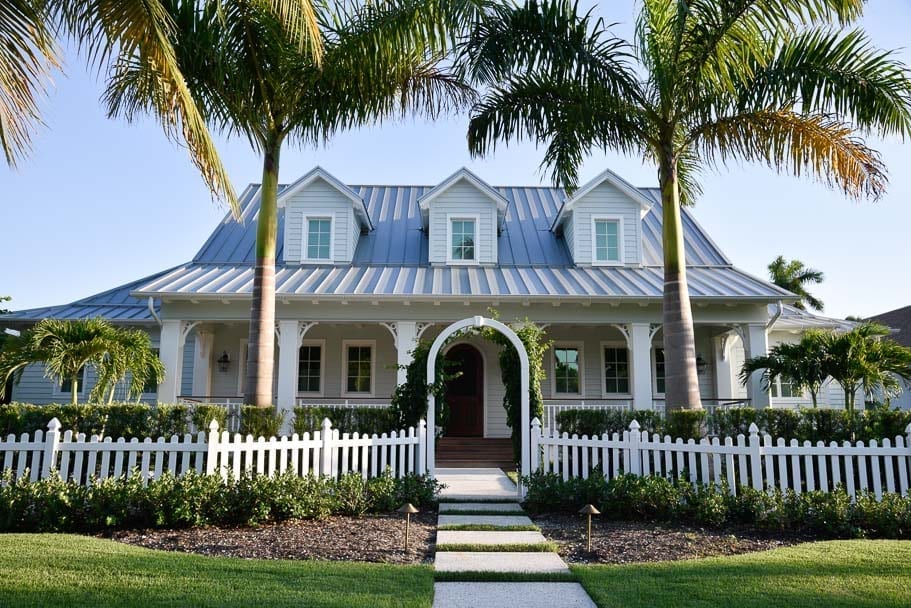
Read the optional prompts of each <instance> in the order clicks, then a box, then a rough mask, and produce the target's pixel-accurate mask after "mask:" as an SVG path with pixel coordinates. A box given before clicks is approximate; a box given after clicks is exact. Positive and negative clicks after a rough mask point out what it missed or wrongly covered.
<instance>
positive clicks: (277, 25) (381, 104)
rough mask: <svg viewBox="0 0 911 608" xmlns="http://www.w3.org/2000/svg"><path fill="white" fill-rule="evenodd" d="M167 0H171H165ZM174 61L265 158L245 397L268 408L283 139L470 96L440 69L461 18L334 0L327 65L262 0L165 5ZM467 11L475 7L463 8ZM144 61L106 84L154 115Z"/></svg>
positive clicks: (424, 2)
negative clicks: (297, 40)
mask: <svg viewBox="0 0 911 608" xmlns="http://www.w3.org/2000/svg"><path fill="white" fill-rule="evenodd" d="M162 1H164V0H162ZM166 4H167V6H168V11H169V14H170V15H171V18H172V19H173V21H174V24H175V28H174V30H173V38H172V40H171V43H172V44H173V45H174V48H175V50H176V61H177V65H178V66H179V68H180V70H181V71H182V73H183V74H184V75H185V77H186V79H187V82H188V85H189V88H190V90H192V91H193V93H194V95H196V96H197V98H198V99H199V102H200V106H201V108H202V111H203V115H204V116H205V117H206V119H207V120H208V122H209V124H211V125H212V126H213V127H214V128H216V129H217V130H219V131H222V132H225V133H228V134H234V135H241V136H243V137H246V138H247V139H248V140H249V142H250V144H251V145H252V146H253V148H254V149H255V150H256V151H257V152H258V153H260V154H261V155H262V158H263V169H262V186H261V189H260V208H259V214H258V217H257V220H256V221H257V224H256V248H255V255H256V266H255V271H254V283H253V294H252V295H253V303H252V306H251V315H250V317H251V318H250V337H249V354H248V359H247V378H246V379H247V382H246V389H245V395H244V400H245V402H246V403H250V404H255V405H261V406H265V405H270V404H271V403H272V374H273V365H274V362H273V358H274V344H275V254H276V238H277V225H278V224H277V216H278V207H277V198H278V180H279V161H280V155H281V150H282V147H283V144H284V143H285V141H290V142H291V143H295V144H298V145H306V144H319V143H324V142H326V141H327V140H328V139H329V138H331V137H332V135H334V134H335V133H336V132H338V131H340V130H343V129H347V128H352V127H358V126H361V125H366V124H372V123H374V122H376V121H379V120H382V119H384V118H388V117H392V116H394V115H401V114H403V113H405V112H407V111H409V110H414V111H423V112H426V113H427V114H428V115H430V116H435V115H437V114H438V113H439V112H442V111H445V110H447V109H449V108H451V107H457V106H463V105H467V104H468V103H470V101H471V100H472V99H473V97H472V90H471V89H470V88H469V87H467V86H465V85H463V84H462V83H461V82H460V81H459V80H458V79H456V78H455V77H454V76H453V75H451V74H449V73H448V72H447V71H445V70H444V69H443V68H441V67H439V66H438V64H439V62H440V60H441V59H442V57H443V55H442V53H443V49H444V48H445V47H446V45H447V42H448V41H449V40H450V39H451V37H452V35H453V30H452V26H453V25H454V24H455V23H458V22H459V21H460V20H461V19H462V17H461V16H460V15H461V12H460V11H461V9H460V8H459V6H460V5H459V3H457V2H451V3H450V2H446V1H445V0H386V1H384V2H377V3H373V2H368V3H361V2H357V1H356V0H339V1H337V2H334V3H331V4H320V5H319V8H318V11H317V14H316V20H317V22H318V29H319V33H320V42H321V45H320V46H321V48H322V50H323V54H322V57H321V61H317V57H316V56H315V55H314V54H313V53H309V52H307V50H306V49H301V48H300V47H299V45H298V44H296V43H295V41H294V40H293V38H291V37H289V36H288V32H287V28H285V27H284V25H283V24H282V22H281V21H280V20H279V19H277V18H276V17H275V16H274V14H272V12H270V11H268V10H264V9H263V8H262V7H260V6H259V5H258V4H257V3H255V2H246V3H244V2H233V3H230V4H228V5H227V6H225V7H223V9H221V10H220V9H219V7H217V6H215V5H213V4H208V5H206V6H205V7H203V8H202V10H200V9H199V7H198V2H196V1H195V0H166ZM465 6H466V10H468V9H467V7H468V6H469V4H468V3H466V5H465ZM153 76H154V75H153V74H152V73H150V69H149V68H148V66H145V65H135V66H130V69H124V70H123V71H122V73H121V74H120V75H119V78H118V79H117V80H116V81H115V82H113V86H112V87H111V88H110V89H109V90H108V93H107V95H108V99H109V100H110V101H111V103H112V105H113V107H115V108H118V109H120V110H123V111H124V112H126V113H127V114H130V115H132V114H134V113H135V112H137V111H145V110H149V109H151V108H150V104H151V100H150V97H149V96H148V95H147V91H146V86H145V83H146V82H147V81H148V80H149V79H150V78H153Z"/></svg>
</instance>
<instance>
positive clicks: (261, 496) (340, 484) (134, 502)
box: [0, 473, 440, 532]
mask: <svg viewBox="0 0 911 608" xmlns="http://www.w3.org/2000/svg"><path fill="white" fill-rule="evenodd" d="M0 481H2V483H0V532H13V531H15V532H99V531H110V530H114V529H131V528H188V527H197V526H234V525H255V524H261V523H265V522H275V521H284V520H288V519H315V518H323V517H327V516H329V515H331V514H346V515H362V514H364V513H368V512H377V513H384V512H390V511H393V510H394V509H396V508H398V507H399V506H401V505H402V504H404V503H406V502H410V503H412V504H414V505H416V506H428V505H431V504H432V503H433V502H435V500H436V495H437V493H438V492H439V488H440V486H439V484H437V483H436V481H435V480H433V479H432V478H424V477H416V476H408V477H403V478H400V479H396V478H394V477H392V476H391V475H388V474H387V475H382V476H380V477H377V478H374V479H369V480H364V479H362V478H361V476H360V475H359V474H357V473H352V474H348V475H344V476H342V477H341V478H340V479H338V480H333V479H329V478H316V477H312V476H311V477H298V476H296V475H294V474H293V473H288V474H283V475H276V476H274V477H267V476H257V477H249V476H243V477H241V478H239V479H228V480H227V481H225V480H223V479H222V478H221V476H219V475H199V474H195V473H188V474H187V475H184V476H182V477H175V476H173V475H171V474H168V473H166V474H164V475H163V476H162V477H160V478H158V479H156V480H153V481H150V482H149V484H148V485H147V486H143V484H142V479H141V477H140V476H138V475H134V476H132V477H129V478H123V477H119V478H109V479H105V480H100V481H96V482H95V483H93V484H92V485H91V486H80V485H76V484H74V483H72V482H64V481H62V480H61V479H60V478H59V477H52V478H49V479H44V480H41V481H37V482H29V481H27V480H24V479H20V480H18V481H14V480H13V478H12V476H10V475H3V476H0Z"/></svg>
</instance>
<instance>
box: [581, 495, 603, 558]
mask: <svg viewBox="0 0 911 608" xmlns="http://www.w3.org/2000/svg"><path fill="white" fill-rule="evenodd" d="M579 513H581V514H582V515H588V552H589V553H591V552H592V515H601V511H599V510H598V509H596V508H595V505H591V504H589V505H585V506H584V507H582V508H581V509H579Z"/></svg>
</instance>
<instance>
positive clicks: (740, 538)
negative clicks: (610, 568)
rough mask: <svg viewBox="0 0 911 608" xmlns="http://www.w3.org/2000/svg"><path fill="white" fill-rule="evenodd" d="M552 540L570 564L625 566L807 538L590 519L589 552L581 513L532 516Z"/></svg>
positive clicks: (767, 546)
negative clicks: (590, 545)
mask: <svg viewBox="0 0 911 608" xmlns="http://www.w3.org/2000/svg"><path fill="white" fill-rule="evenodd" d="M532 519H533V520H534V523H535V524H537V525H538V526H539V527H540V528H541V532H542V533H543V534H544V536H546V537H547V539H548V540H552V541H554V542H556V543H557V544H558V545H559V547H560V555H561V556H562V557H563V559H565V560H566V561H567V562H571V563H579V564H587V563H601V564H627V563H632V562H661V561H669V560H678V559H693V558H698V557H712V556H716V555H736V554H738V553H749V552H752V551H765V550H768V549H775V548H778V547H784V546H787V545H793V544H797V543H798V542H801V541H802V540H804V539H800V538H795V537H785V536H770V535H768V534H763V533H758V532H756V531H753V530H749V529H730V530H706V529H702V528H690V527H686V526H670V525H661V524H650V523H640V522H617V521H604V520H600V519H599V518H597V517H595V518H593V519H592V551H591V553H589V552H588V546H587V541H586V537H585V520H584V519H583V516H581V515H566V514H548V515H536V516H532Z"/></svg>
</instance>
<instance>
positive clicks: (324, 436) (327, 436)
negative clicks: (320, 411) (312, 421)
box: [319, 418, 332, 477]
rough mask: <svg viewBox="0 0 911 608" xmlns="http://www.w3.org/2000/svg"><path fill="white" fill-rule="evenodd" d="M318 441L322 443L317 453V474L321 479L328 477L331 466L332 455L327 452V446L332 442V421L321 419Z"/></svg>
mask: <svg viewBox="0 0 911 608" xmlns="http://www.w3.org/2000/svg"><path fill="white" fill-rule="evenodd" d="M320 439H321V440H322V441H323V446H322V449H320V452H319V474H320V477H322V476H326V475H329V467H330V466H331V464H332V453H331V452H330V451H329V449H330V447H329V444H330V443H331V442H332V421H331V420H329V419H328V418H323V426H322V433H320Z"/></svg>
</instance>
